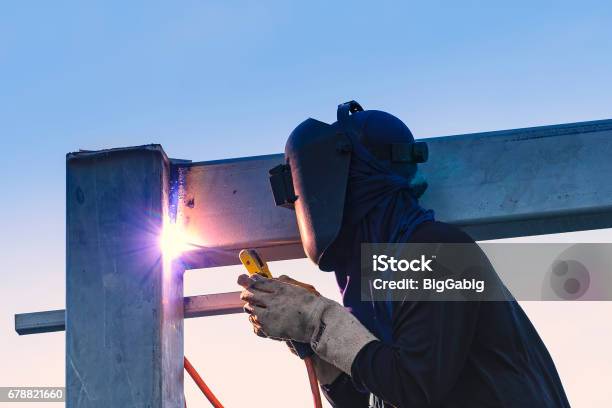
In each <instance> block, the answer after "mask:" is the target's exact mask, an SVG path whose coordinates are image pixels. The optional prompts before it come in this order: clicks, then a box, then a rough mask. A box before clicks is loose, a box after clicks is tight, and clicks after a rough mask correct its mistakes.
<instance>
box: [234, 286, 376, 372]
mask: <svg viewBox="0 0 612 408" xmlns="http://www.w3.org/2000/svg"><path fill="white" fill-rule="evenodd" d="M238 284H239V285H241V286H242V287H243V288H244V290H243V291H242V293H241V295H240V298H241V299H242V300H244V301H245V302H247V303H246V304H245V306H244V310H245V311H246V312H247V313H248V314H249V315H250V316H249V321H250V322H251V323H252V324H253V327H254V330H255V333H256V334H257V335H259V336H263V337H271V338H275V339H278V340H295V341H299V342H302V343H310V345H311V347H312V349H313V351H314V352H315V353H316V354H317V355H318V356H319V357H321V358H322V359H323V360H325V361H327V362H328V363H331V364H332V365H334V366H336V367H338V368H339V369H340V370H342V371H344V372H345V373H347V374H349V375H350V373H351V366H352V364H353V360H354V359H355V356H357V353H358V352H359V350H361V349H362V348H363V346H365V345H366V344H368V343H369V342H371V341H374V340H376V337H374V335H372V334H371V333H370V332H369V331H368V330H367V329H366V328H365V327H363V325H362V324H361V323H360V322H359V321H358V320H357V319H356V318H355V317H354V316H353V315H352V314H350V313H349V311H348V310H346V309H345V308H344V307H343V306H342V305H340V304H339V303H337V302H334V301H333V300H331V299H327V298H325V297H323V296H317V295H316V294H314V293H312V292H310V291H309V290H308V289H305V288H304V287H301V286H298V285H295V284H291V283H287V282H283V281H282V280H279V279H266V278H262V277H260V276H258V275H254V276H253V277H249V276H247V275H240V276H239V277H238Z"/></svg>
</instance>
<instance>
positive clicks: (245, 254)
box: [238, 249, 272, 279]
mask: <svg viewBox="0 0 612 408" xmlns="http://www.w3.org/2000/svg"><path fill="white" fill-rule="evenodd" d="M238 257H239V258H240V262H242V264H243V265H244V267H245V268H246V270H247V272H248V273H249V275H250V276H253V275H255V274H257V275H261V276H263V277H264V278H268V279H271V278H272V274H271V273H270V269H269V268H268V264H267V263H265V262H264V260H263V259H261V257H260V256H259V254H258V253H257V251H256V250H254V249H243V250H242V251H240V254H239V255H238Z"/></svg>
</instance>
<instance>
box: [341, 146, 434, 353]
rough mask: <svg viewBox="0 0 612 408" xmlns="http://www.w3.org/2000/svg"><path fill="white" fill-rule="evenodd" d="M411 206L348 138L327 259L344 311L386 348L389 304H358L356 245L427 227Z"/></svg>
mask: <svg viewBox="0 0 612 408" xmlns="http://www.w3.org/2000/svg"><path fill="white" fill-rule="evenodd" d="M433 220H434V213H433V211H432V210H425V209H423V208H422V207H421V206H420V205H419V204H418V202H417V199H416V198H415V195H414V193H413V190H412V187H411V184H410V180H408V179H406V178H404V177H401V176H399V175H397V174H396V173H394V172H393V171H392V170H391V169H390V168H389V167H388V166H387V165H385V163H382V162H380V161H378V160H377V159H376V158H375V157H374V156H372V155H371V154H370V152H369V151H368V150H367V149H366V148H365V147H364V146H363V145H361V144H360V143H359V142H358V141H357V140H355V138H354V137H353V150H352V156H351V164H350V169H349V179H348V186H347V192H346V201H345V207H344V219H343V222H342V228H341V230H340V233H339V234H338V238H337V239H336V241H335V242H334V243H333V245H332V247H331V248H330V250H331V251H332V252H331V254H330V256H331V259H332V261H333V264H334V272H335V274H336V280H337V282H338V286H339V288H340V291H341V293H342V301H343V304H344V306H346V307H347V308H349V309H350V311H351V313H353V315H354V316H355V317H357V319H359V321H360V322H361V323H362V324H363V325H364V326H365V327H366V328H368V329H369V330H370V331H371V332H372V333H373V334H374V335H375V336H376V337H378V338H379V339H380V340H381V341H383V342H385V343H387V344H389V343H391V316H392V315H391V313H392V302H390V301H389V302H364V301H362V300H361V279H360V274H361V265H360V263H361V256H360V253H361V244H362V243H375V242H406V241H407V240H408V238H409V237H410V235H411V234H412V232H413V231H414V230H415V228H416V227H417V226H418V225H419V224H421V223H423V222H426V221H433Z"/></svg>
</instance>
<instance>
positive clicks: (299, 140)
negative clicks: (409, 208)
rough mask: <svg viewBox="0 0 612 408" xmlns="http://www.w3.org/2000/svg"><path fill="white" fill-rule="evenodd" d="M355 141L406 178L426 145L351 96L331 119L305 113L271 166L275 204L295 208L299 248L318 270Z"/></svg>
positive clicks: (324, 266)
mask: <svg viewBox="0 0 612 408" xmlns="http://www.w3.org/2000/svg"><path fill="white" fill-rule="evenodd" d="M356 143H360V144H361V145H363V146H364V147H366V149H367V150H368V151H369V152H370V153H371V154H372V156H373V157H374V158H375V159H376V160H379V161H381V162H383V163H385V164H386V165H388V166H389V167H390V168H391V169H392V170H393V171H394V172H396V173H397V174H399V175H401V176H403V177H405V178H407V179H409V180H410V179H412V177H414V175H415V173H416V165H417V163H423V162H425V161H427V156H428V150H427V145H426V144H425V143H424V142H415V140H414V137H413V136H412V133H411V132H410V130H409V129H408V127H407V126H406V125H405V124H404V123H403V122H402V121H401V120H400V119H398V118H396V117H395V116H393V115H390V114H388V113H386V112H382V111H376V110H367V111H364V110H363V108H362V107H361V106H360V105H359V104H358V103H357V102H355V101H350V102H346V103H343V104H341V105H339V106H338V112H337V121H336V122H334V123H332V124H331V125H330V124H327V123H323V122H320V121H318V120H315V119H312V118H309V119H306V120H305V121H304V122H302V123H301V124H300V125H299V126H298V127H296V128H295V129H294V130H293V132H291V134H290V135H289V139H288V140H287V144H286V146H285V164H281V165H278V166H276V167H274V168H273V169H271V170H270V184H271V186H272V192H273V195H274V200H275V203H276V205H278V206H282V207H286V208H291V209H294V210H295V213H296V217H297V224H298V228H299V231H300V237H301V239H302V245H303V246H304V251H305V252H306V255H307V256H308V257H309V258H310V259H311V260H312V261H313V262H314V263H316V264H317V265H319V268H320V269H321V270H329V268H330V265H329V262H327V261H326V256H325V255H326V250H327V249H328V248H329V247H330V245H331V244H332V243H333V242H334V240H335V239H336V238H337V236H338V234H339V232H340V228H341V226H342V218H343V213H344V203H345V199H346V189H347V184H348V177H349V166H350V162H351V152H352V150H353V147H354V146H355V144H356Z"/></svg>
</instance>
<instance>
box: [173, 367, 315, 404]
mask: <svg viewBox="0 0 612 408" xmlns="http://www.w3.org/2000/svg"><path fill="white" fill-rule="evenodd" d="M184 360H185V370H186V371H187V372H188V373H189V375H190V376H191V378H193V381H195V383H196V384H197V386H198V387H199V388H200V390H201V391H202V393H203V394H204V396H205V397H206V398H208V400H209V401H210V403H211V404H212V406H213V407H215V408H223V405H222V404H221V402H219V400H218V399H217V397H215V394H213V392H212V391H211V390H210V388H208V386H207V385H206V383H205V382H204V380H203V379H202V377H200V374H198V372H197V371H196V369H195V368H194V366H192V365H191V363H190V362H189V360H187V357H184ZM304 363H305V364H306V371H307V372H308V381H309V382H310V391H311V392H312V399H313V401H314V406H315V408H323V404H322V402H321V392H320V391H319V380H318V379H317V372H316V371H315V368H314V363H313V361H312V357H306V358H305V359H304ZM185 407H187V402H185Z"/></svg>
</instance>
